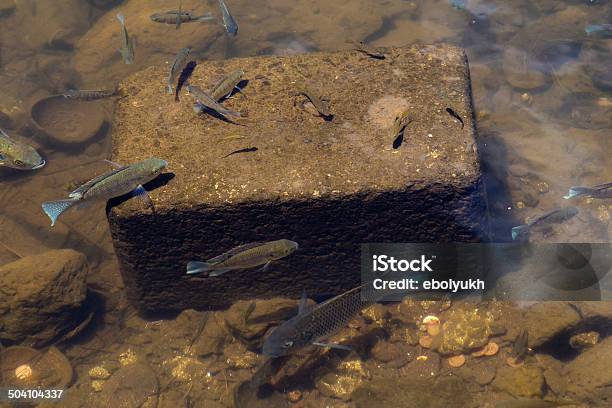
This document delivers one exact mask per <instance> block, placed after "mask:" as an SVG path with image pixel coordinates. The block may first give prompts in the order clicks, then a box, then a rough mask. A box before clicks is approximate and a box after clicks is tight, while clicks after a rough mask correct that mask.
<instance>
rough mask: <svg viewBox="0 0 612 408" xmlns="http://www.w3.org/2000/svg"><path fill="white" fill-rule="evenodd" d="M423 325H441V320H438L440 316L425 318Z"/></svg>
mask: <svg viewBox="0 0 612 408" xmlns="http://www.w3.org/2000/svg"><path fill="white" fill-rule="evenodd" d="M423 324H427V325H430V324H440V319H439V318H438V316H434V315H429V316H425V317H424V318H423Z"/></svg>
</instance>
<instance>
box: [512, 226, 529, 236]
mask: <svg viewBox="0 0 612 408" xmlns="http://www.w3.org/2000/svg"><path fill="white" fill-rule="evenodd" d="M528 232H529V225H519V226H518V227H514V228H512V239H514V240H515V239H517V238H518V237H520V236H522V235H526V234H527V233H528Z"/></svg>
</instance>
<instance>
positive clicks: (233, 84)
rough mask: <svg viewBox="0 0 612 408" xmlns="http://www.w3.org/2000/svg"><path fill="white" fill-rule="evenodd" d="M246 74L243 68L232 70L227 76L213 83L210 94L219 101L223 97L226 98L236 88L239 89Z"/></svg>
mask: <svg viewBox="0 0 612 408" xmlns="http://www.w3.org/2000/svg"><path fill="white" fill-rule="evenodd" d="M243 75H244V71H243V70H241V69H237V70H235V71H232V72H230V73H229V74H227V76H225V77H223V78H221V79H220V80H219V81H218V82H217V83H216V84H215V85H213V88H212V90H211V91H210V96H211V97H212V98H213V99H214V100H215V101H217V102H219V101H220V100H221V99H223V98H225V97H226V96H227V95H229V94H230V93H232V91H233V90H234V89H238V90H239V91H240V90H241V89H240V88H238V84H239V83H240V81H242V77H243Z"/></svg>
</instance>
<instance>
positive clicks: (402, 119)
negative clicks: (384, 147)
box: [389, 111, 411, 149]
mask: <svg viewBox="0 0 612 408" xmlns="http://www.w3.org/2000/svg"><path fill="white" fill-rule="evenodd" d="M410 122H411V120H410V118H409V117H408V111H403V112H402V113H400V114H399V115H397V116H396V117H395V120H394V121H393V126H391V131H390V133H389V138H390V139H393V148H394V149H399V147H400V146H401V145H402V143H403V141H404V131H405V130H406V126H408V124H409V123H410Z"/></svg>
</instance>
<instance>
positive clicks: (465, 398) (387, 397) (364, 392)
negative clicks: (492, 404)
mask: <svg viewBox="0 0 612 408" xmlns="http://www.w3.org/2000/svg"><path fill="white" fill-rule="evenodd" d="M351 399H352V400H353V402H354V403H355V406H356V407H357V408H367V407H372V406H373V404H372V403H373V401H375V402H376V403H375V406H377V407H394V408H395V407H398V408H399V407H406V408H407V407H427V408H446V407H474V406H475V405H474V402H473V401H472V395H471V393H469V392H466V389H465V387H464V386H463V384H462V383H461V380H460V379H458V378H457V377H440V378H431V377H430V378H425V379H423V378H411V377H407V376H403V377H400V378H397V379H389V378H377V379H374V380H372V381H368V382H365V383H364V384H363V385H360V386H359V387H358V388H357V389H356V390H355V391H354V392H353V394H352V396H351Z"/></svg>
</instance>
